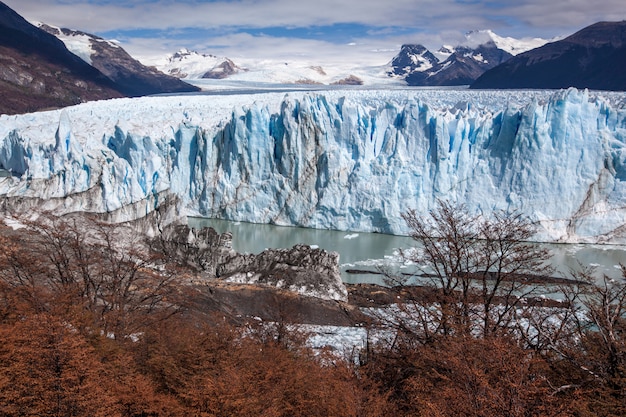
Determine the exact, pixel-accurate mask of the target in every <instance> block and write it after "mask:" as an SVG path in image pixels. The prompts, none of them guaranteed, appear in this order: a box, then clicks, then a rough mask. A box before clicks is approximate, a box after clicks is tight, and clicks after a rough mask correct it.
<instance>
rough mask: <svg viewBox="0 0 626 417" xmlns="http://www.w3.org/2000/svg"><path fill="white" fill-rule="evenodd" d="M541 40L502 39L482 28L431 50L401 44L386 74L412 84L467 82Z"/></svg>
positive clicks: (436, 84) (443, 84) (429, 84)
mask: <svg viewBox="0 0 626 417" xmlns="http://www.w3.org/2000/svg"><path fill="white" fill-rule="evenodd" d="M545 42H546V41H544V40H543V39H538V38H536V39H522V40H517V39H514V38H503V37H501V36H498V35H496V34H495V33H493V32H492V31H489V30H486V31H474V32H469V33H468V34H467V35H466V39H465V43H464V45H459V46H457V47H452V46H449V45H445V46H443V47H441V48H440V49H439V50H438V51H437V52H435V53H432V52H430V51H428V50H427V49H426V48H425V47H424V46H423V45H403V46H402V48H401V49H400V52H399V53H398V55H396V57H394V59H393V60H392V61H391V70H390V71H389V72H388V75H390V76H394V77H402V78H404V80H405V81H406V82H407V84H408V85H412V86H446V85H466V84H471V83H472V82H473V81H474V80H476V78H478V77H479V76H480V75H482V74H483V73H484V72H485V71H487V70H488V69H491V68H493V67H495V66H497V65H499V64H501V63H502V62H505V61H506V60H508V59H509V58H510V57H512V56H513V55H515V54H517V53H520V52H522V51H526V50H528V49H529V48H533V47H535V46H539V45H542V44H544V43H545Z"/></svg>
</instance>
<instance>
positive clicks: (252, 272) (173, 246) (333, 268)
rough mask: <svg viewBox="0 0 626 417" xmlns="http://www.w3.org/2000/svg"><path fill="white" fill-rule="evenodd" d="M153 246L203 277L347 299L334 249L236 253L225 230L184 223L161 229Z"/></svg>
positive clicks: (304, 247) (294, 248)
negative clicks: (200, 227)
mask: <svg viewBox="0 0 626 417" xmlns="http://www.w3.org/2000/svg"><path fill="white" fill-rule="evenodd" d="M152 247H153V248H154V249H157V250H159V251H161V252H162V253H164V254H165V255H166V256H167V257H168V258H170V259H171V260H173V261H175V262H176V263H178V264H181V265H184V266H186V267H190V268H192V269H195V270H196V271H198V272H201V273H202V275H203V276H205V277H207V278H219V279H221V280H224V281H228V282H236V283H242V284H263V285H267V286H271V287H276V288H280V289H285V290H289V291H293V292H296V293H298V294H301V295H307V296H313V297H317V298H322V299H326V300H338V301H346V300H347V297H348V293H347V290H346V287H345V285H344V284H343V282H342V281H341V275H340V272H339V254H338V253H336V252H328V251H325V250H323V249H318V248H312V247H310V246H307V245H296V246H294V247H293V248H291V249H267V250H265V251H263V252H261V253H260V254H258V255H255V254H240V253H237V252H235V251H234V250H233V248H232V235H231V234H230V233H228V232H226V233H222V234H219V233H217V232H216V231H215V230H214V229H213V228H204V229H201V230H197V229H192V228H190V227H189V226H187V225H175V226H171V227H168V228H166V230H164V231H163V233H162V235H161V236H159V237H157V238H155V239H153V242H152Z"/></svg>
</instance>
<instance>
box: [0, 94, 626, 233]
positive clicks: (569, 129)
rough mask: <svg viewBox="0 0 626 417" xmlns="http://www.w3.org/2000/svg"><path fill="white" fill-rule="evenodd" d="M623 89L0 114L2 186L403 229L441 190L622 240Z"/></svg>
mask: <svg viewBox="0 0 626 417" xmlns="http://www.w3.org/2000/svg"><path fill="white" fill-rule="evenodd" d="M625 142H626V94H624V93H608V92H590V91H579V90H575V89H569V90H563V91H473V90H472V91H470V90H452V89H449V90H430V89H398V90H328V91H315V92H301V91H295V92H287V93H285V92H276V93H259V94H225V95H178V96H156V97H143V98H133V99H116V100H106V101H99V102H90V103H84V104H80V105H77V106H73V107H68V108H64V109H59V110H53V111H47V112H38V113H30V114H23V115H14V116H7V115H2V116H0V168H1V169H3V170H5V171H8V172H9V173H10V175H7V176H0V196H2V197H3V199H4V200H5V201H10V200H11V199H20V200H21V201H23V200H24V199H29V198H31V199H34V200H37V201H41V202H44V203H45V204H46V207H47V208H50V209H55V210H58V211H62V212H70V211H91V212H102V213H104V212H113V211H116V210H118V211H119V210H121V209H123V208H125V207H135V209H133V210H126V211H125V213H126V214H125V216H126V217H137V218H138V217H142V216H144V215H146V214H147V213H148V212H150V211H151V210H153V209H154V208H155V207H156V206H157V205H158V204H159V202H160V201H162V200H163V198H164V197H163V196H165V195H172V194H173V195H175V196H177V197H178V200H179V201H180V204H182V205H183V207H184V210H185V212H186V213H187V214H190V215H198V216H205V217H212V218H221V219H226V220H234V221H246V222H254V223H272V224H277V225H289V226H301V227H309V228H325V229H335V230H346V231H353V232H380V233H390V234H400V235H401V234H407V233H408V230H407V228H406V225H405V224H404V221H403V220H402V218H401V213H403V212H405V211H407V210H408V209H416V210H417V211H418V212H419V213H423V214H426V213H427V212H428V211H429V210H431V209H433V208H435V207H436V202H437V200H438V199H445V200H449V201H453V202H459V203H463V204H465V205H466V207H467V208H468V210H469V211H470V212H472V213H477V214H480V213H483V214H489V213H491V212H492V211H494V210H508V211H517V212H519V213H522V214H523V215H525V216H528V217H529V218H530V219H532V220H533V221H535V222H536V224H537V226H538V233H537V236H536V240H541V241H549V242H596V243H598V242H599V243H626V165H625V164H626V162H625V159H626V143H625Z"/></svg>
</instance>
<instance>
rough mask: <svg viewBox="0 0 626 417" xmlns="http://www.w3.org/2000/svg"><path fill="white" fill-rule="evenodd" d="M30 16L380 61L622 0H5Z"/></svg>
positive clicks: (120, 33)
mask: <svg viewBox="0 0 626 417" xmlns="http://www.w3.org/2000/svg"><path fill="white" fill-rule="evenodd" d="M3 1H4V2H5V3H6V4H7V5H8V6H9V7H11V8H13V9H14V10H15V11H17V12H18V13H20V14H21V15H22V16H24V17H25V18H27V19H28V20H31V21H33V20H36V21H41V22H45V23H48V24H52V25H56V26H61V27H68V28H72V29H78V30H82V31H85V32H89V33H93V34H96V35H99V36H102V37H104V38H107V39H116V40H118V41H120V43H121V44H122V46H123V47H124V48H125V49H126V50H128V51H129V52H130V53H131V54H132V55H134V56H137V57H140V58H141V57H148V56H151V55H164V54H167V53H172V52H175V51H176V50H178V49H180V48H183V47H186V48H188V49H194V50H198V51H200V52H204V53H211V54H215V55H220V56H228V57H231V58H237V57H254V58H259V59H260V58H268V59H281V60H282V59H284V60H286V59H290V58H293V57H301V58H306V59H310V60H313V61H314V60H319V61H320V62H324V61H326V62H328V61H333V60H334V61H337V60H352V61H355V62H357V61H358V62H361V63H367V62H371V63H372V64H373V65H378V64H380V63H382V62H384V61H388V60H389V58H390V57H392V56H393V55H394V51H397V50H399V48H400V45H401V44H403V43H422V44H424V45H426V46H427V47H429V48H435V49H436V48H438V47H439V46H441V45H442V44H444V43H445V44H455V43H456V42H459V41H460V40H461V39H462V38H463V34H464V33H465V32H467V31H470V30H476V29H491V30H493V31H494V32H496V33H497V34H499V35H501V36H512V37H516V38H524V37H543V38H553V37H558V36H564V35H569V34H571V33H573V32H575V31H577V30H579V29H581V28H583V27H585V26H587V25H589V24H592V23H595V22H597V21H601V20H611V21H616V20H624V19H626V7H625V5H624V0H593V1H591V0H548V1H546V0H518V1H515V2H512V1H504V0H503V1H493V0H485V1H481V0H391V1H384V0H182V1H178V0H126V1H122V0H103V1H102V0H101V1H96V0H3Z"/></svg>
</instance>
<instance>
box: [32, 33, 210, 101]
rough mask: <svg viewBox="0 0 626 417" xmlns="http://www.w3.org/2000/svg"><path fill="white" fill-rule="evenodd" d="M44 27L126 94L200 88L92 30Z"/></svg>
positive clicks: (182, 90) (183, 90) (136, 94)
mask: <svg viewBox="0 0 626 417" xmlns="http://www.w3.org/2000/svg"><path fill="white" fill-rule="evenodd" d="M39 27H40V28H41V29H42V30H45V31H46V32H48V33H50V34H52V35H54V36H56V37H57V38H59V39H60V40H62V41H63V42H64V43H65V45H66V46H67V48H68V49H70V50H71V51H72V52H74V53H75V54H76V55H78V56H80V57H81V58H83V59H84V60H85V61H86V62H88V63H89V64H91V65H92V66H94V67H95V68H97V69H98V70H100V72H102V73H103V74H104V75H106V76H107V77H108V78H110V79H111V80H112V81H114V82H115V83H116V84H117V85H119V88H120V89H121V91H123V92H124V94H126V95H129V96H142V95H149V94H159V93H179V92H193V91H199V90H200V89H199V88H198V87H194V86H192V85H190V84H187V83H185V82H183V81H181V80H179V79H178V78H175V77H171V76H168V75H165V74H163V73H162V72H160V71H158V70H157V69H156V68H151V67H147V66H145V65H143V64H142V63H140V62H139V61H137V60H136V59H134V58H133V57H131V56H130V55H129V54H128V53H127V52H126V51H125V50H124V49H123V48H121V47H120V46H119V45H116V44H114V43H113V42H109V41H106V40H104V39H102V38H100V37H98V36H95V35H91V34H88V33H84V32H80V31H74V30H70V29H61V28H56V27H52V26H49V25H46V24H40V25H39Z"/></svg>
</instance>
